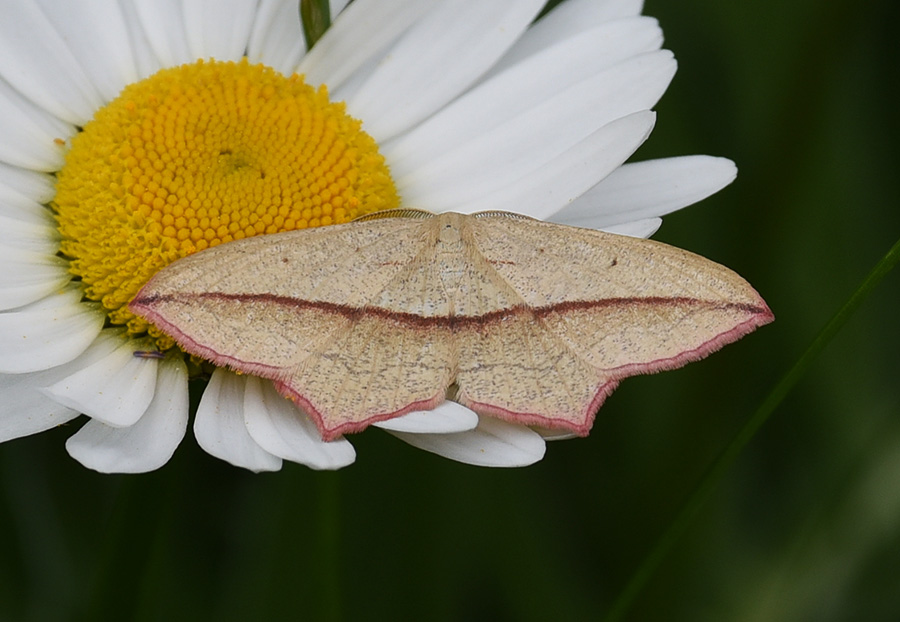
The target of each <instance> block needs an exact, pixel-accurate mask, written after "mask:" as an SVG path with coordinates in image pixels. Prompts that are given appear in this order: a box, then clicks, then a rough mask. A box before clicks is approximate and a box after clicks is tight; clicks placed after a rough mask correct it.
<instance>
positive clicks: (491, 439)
mask: <svg viewBox="0 0 900 622" xmlns="http://www.w3.org/2000/svg"><path fill="white" fill-rule="evenodd" d="M391 434H393V435H394V436H396V437H397V438H399V439H401V440H403V441H406V442H407V443H409V444H410V445H412V446H413V447H418V448H419V449H424V450H425V451H430V452H432V453H435V454H438V455H439V456H443V457H445V458H450V459H451V460H456V461H458V462H464V463H466V464H474V465H476V466H490V467H521V466H528V465H529V464H534V463H535V462H537V461H539V460H540V459H541V458H543V457H544V451H545V449H546V444H545V443H544V439H542V438H541V436H540V434H538V433H537V432H534V431H532V430H531V429H529V428H527V427H525V426H523V425H516V424H512V423H507V422H505V421H501V420H500V419H495V418H493V417H481V421H480V423H479V424H478V427H477V428H475V429H474V430H472V431H470V432H459V433H457V434H408V433H406V432H391Z"/></svg>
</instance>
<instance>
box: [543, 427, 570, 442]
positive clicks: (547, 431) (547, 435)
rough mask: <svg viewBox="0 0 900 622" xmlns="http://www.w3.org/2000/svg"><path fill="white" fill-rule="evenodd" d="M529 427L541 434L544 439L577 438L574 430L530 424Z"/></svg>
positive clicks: (565, 439) (561, 439)
mask: <svg viewBox="0 0 900 622" xmlns="http://www.w3.org/2000/svg"><path fill="white" fill-rule="evenodd" d="M531 429H532V430H534V431H535V432H537V433H538V434H540V435H541V438H543V439H544V440H545V441H567V440H569V439H573V438H578V435H577V434H575V433H574V432H567V431H566V430H554V429H551V428H542V427H540V426H531Z"/></svg>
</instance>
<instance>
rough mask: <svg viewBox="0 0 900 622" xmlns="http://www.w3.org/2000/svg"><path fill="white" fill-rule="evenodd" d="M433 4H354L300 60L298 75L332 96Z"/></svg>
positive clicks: (410, 0) (402, 0) (418, 0)
mask: <svg viewBox="0 0 900 622" xmlns="http://www.w3.org/2000/svg"><path fill="white" fill-rule="evenodd" d="M435 4H436V3H435V2H434V0H432V1H430V2H429V1H426V0H380V1H379V2H354V3H352V4H351V5H350V6H348V7H347V8H346V9H345V10H344V11H343V12H342V13H341V14H340V15H339V16H338V18H337V19H335V20H334V23H333V24H332V26H331V28H329V29H328V30H327V31H326V32H325V34H324V35H323V36H322V38H321V39H319V41H318V42H317V43H316V45H315V47H313V49H312V50H310V52H309V53H308V54H307V55H306V56H305V57H304V58H303V60H302V61H301V62H300V66H299V67H297V73H301V74H304V75H305V76H306V81H307V82H308V83H309V84H312V85H319V84H327V85H328V89H329V90H330V91H331V92H332V93H333V92H334V91H335V90H337V89H338V88H339V87H340V86H341V85H342V84H343V83H344V81H345V80H346V79H347V78H349V77H350V76H351V75H352V74H353V72H354V71H356V70H357V69H359V68H360V67H362V66H363V65H365V64H366V63H368V62H369V61H370V59H372V57H373V56H375V55H376V54H377V53H379V52H380V51H382V50H384V49H385V48H386V47H387V46H388V45H390V44H391V43H393V42H394V41H395V40H396V39H397V38H398V37H399V36H400V35H401V34H403V32H405V31H406V30H407V29H408V28H409V26H410V24H412V23H413V22H414V21H415V20H417V19H418V18H419V17H420V16H421V15H422V14H423V13H425V11H427V10H429V9H430V8H432V7H433V6H434V5H435ZM301 36H302V35H301Z"/></svg>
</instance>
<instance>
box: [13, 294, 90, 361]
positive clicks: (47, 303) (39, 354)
mask: <svg viewBox="0 0 900 622" xmlns="http://www.w3.org/2000/svg"><path fill="white" fill-rule="evenodd" d="M105 318H106V316H105V315H104V314H103V312H102V311H100V310H99V309H98V308H97V307H96V306H94V305H88V304H84V303H82V302H81V289H80V288H79V287H78V286H76V285H69V286H67V287H66V288H65V289H64V290H62V291H61V292H60V293H58V294H51V295H50V296H47V297H46V298H44V299H42V300H39V301H37V302H35V303H32V304H30V305H27V306H25V307H20V308H19V309H16V310H14V311H7V312H4V313H0V373H5V374H21V373H26V372H32V371H39V370H42V369H48V368H50V367H55V366H57V365H62V364H63V363H67V362H69V361H71V360H72V359H74V358H75V357H76V356H78V355H79V354H81V353H82V352H84V350H85V348H87V347H88V346H89V345H90V344H91V342H92V341H94V339H95V338H96V337H97V335H98V334H99V333H100V329H101V328H103V322H104V320H105Z"/></svg>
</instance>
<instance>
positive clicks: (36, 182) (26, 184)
mask: <svg viewBox="0 0 900 622" xmlns="http://www.w3.org/2000/svg"><path fill="white" fill-rule="evenodd" d="M3 136H4V140H6V135H5V134H3ZM55 183H56V180H55V179H54V178H53V177H51V176H50V175H47V174H46V173H39V172H37V171H34V170H29V169H25V168H20V167H18V166H11V165H9V164H5V163H3V162H0V186H3V187H5V188H8V189H10V190H11V191H12V192H15V193H17V194H19V195H21V196H23V197H25V198H27V199H30V200H31V201H34V202H36V203H49V202H50V201H51V199H53V197H54V196H55V195H56V189H55V188H54V187H53V186H54V184H55ZM49 214H50V212H49V211H48V212H47V216H48V218H49V219H50V220H48V222H50V221H51V220H52V217H50V216H49Z"/></svg>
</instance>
